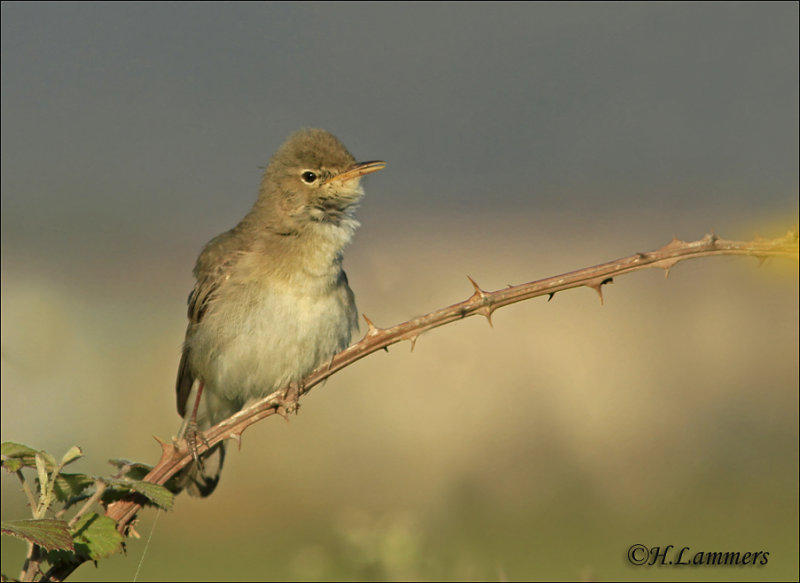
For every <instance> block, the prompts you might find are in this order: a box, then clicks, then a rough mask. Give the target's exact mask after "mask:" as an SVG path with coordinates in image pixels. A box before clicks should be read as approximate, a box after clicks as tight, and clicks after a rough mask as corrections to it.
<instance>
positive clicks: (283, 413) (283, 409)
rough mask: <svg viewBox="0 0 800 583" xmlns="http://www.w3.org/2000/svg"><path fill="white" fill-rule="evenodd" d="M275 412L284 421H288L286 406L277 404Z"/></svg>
mask: <svg viewBox="0 0 800 583" xmlns="http://www.w3.org/2000/svg"><path fill="white" fill-rule="evenodd" d="M275 412H276V413H277V414H278V415H280V416H281V417H283V419H284V421H286V422H287V423H288V422H289V415H288V414H287V412H286V407H284V406H283V405H278V407H277V408H276V409H275Z"/></svg>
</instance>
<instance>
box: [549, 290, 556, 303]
mask: <svg viewBox="0 0 800 583" xmlns="http://www.w3.org/2000/svg"><path fill="white" fill-rule="evenodd" d="M554 297H556V292H550V293H549V294H547V301H548V302H549V301H550V300H552V299H553V298H554Z"/></svg>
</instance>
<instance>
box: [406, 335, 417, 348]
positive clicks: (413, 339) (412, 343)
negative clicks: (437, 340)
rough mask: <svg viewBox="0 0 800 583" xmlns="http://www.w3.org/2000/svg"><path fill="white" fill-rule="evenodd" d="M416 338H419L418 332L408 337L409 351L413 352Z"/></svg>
mask: <svg viewBox="0 0 800 583" xmlns="http://www.w3.org/2000/svg"><path fill="white" fill-rule="evenodd" d="M417 338H419V334H415V335H414V336H412V337H411V338H409V339H408V340H409V342H411V352H414V347H415V346H416V345H417Z"/></svg>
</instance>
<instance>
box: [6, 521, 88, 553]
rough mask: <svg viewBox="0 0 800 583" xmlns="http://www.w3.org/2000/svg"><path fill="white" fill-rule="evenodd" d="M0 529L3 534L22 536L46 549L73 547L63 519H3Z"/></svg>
mask: <svg viewBox="0 0 800 583" xmlns="http://www.w3.org/2000/svg"><path fill="white" fill-rule="evenodd" d="M2 529H3V534H7V535H10V536H16V537H18V538H24V539H25V540H27V541H30V542H32V543H34V544H37V545H39V546H40V547H43V548H44V549H46V550H48V551H53V550H68V551H72V550H74V549H75V547H74V546H73V545H72V536H71V535H70V532H69V526H68V525H67V523H66V522H64V521H63V520H53V519H50V518H42V519H39V520H4V521H3V522H2Z"/></svg>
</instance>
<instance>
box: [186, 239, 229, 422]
mask: <svg viewBox="0 0 800 583" xmlns="http://www.w3.org/2000/svg"><path fill="white" fill-rule="evenodd" d="M237 243H238V240H237V237H236V233H235V231H234V230H231V231H228V232H226V233H222V234H221V235H219V236H218V237H215V238H214V239H212V240H211V241H210V242H209V243H208V244H207V245H206V246H205V248H204V249H203V252H202V253H200V257H198V258H197V264H196V265H195V268H194V276H195V279H196V282H195V284H194V289H192V291H191V293H190V294H189V299H188V314H187V315H188V316H189V325H188V326H187V328H186V340H185V341H184V343H183V354H182V355H181V362H180V365H178V378H177V380H176V382H175V392H176V396H177V400H178V413H180V415H181V417H183V416H185V415H186V410H187V400H188V399H189V393H191V391H192V383H194V380H195V374H194V371H193V370H191V366H190V364H189V353H190V349H189V342H188V341H189V339H190V338H191V336H192V334H193V333H194V331H195V329H196V328H197V326H198V324H200V322H201V321H202V319H203V316H204V315H205V313H206V310H207V309H208V308H209V306H210V305H211V303H212V302H213V300H214V298H215V297H216V295H217V292H218V290H219V287H220V285H222V283H223V282H224V281H226V280H227V276H228V273H229V272H230V270H231V268H232V267H233V265H234V263H235V261H236V258H237V257H238V247H237Z"/></svg>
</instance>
